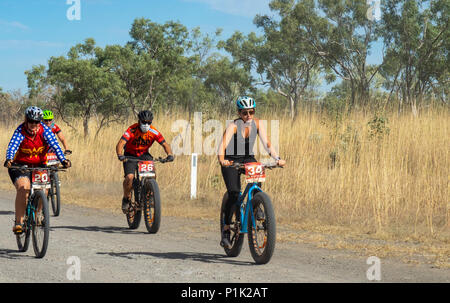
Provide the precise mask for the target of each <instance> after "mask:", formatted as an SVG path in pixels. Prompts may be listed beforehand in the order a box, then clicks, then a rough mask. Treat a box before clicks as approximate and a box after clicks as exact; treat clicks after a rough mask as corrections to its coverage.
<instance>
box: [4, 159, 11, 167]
mask: <svg viewBox="0 0 450 303" xmlns="http://www.w3.org/2000/svg"><path fill="white" fill-rule="evenodd" d="M3 166H4V167H6V168H11V166H12V160H11V159H7V160H6V161H5V163H4V164H3Z"/></svg>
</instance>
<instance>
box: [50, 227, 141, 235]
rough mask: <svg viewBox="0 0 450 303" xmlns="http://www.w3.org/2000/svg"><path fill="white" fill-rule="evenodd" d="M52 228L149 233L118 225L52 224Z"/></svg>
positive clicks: (109, 232) (111, 232)
mask: <svg viewBox="0 0 450 303" xmlns="http://www.w3.org/2000/svg"><path fill="white" fill-rule="evenodd" d="M50 229H51V230H53V229H71V230H79V231H89V232H93V231H94V232H104V233H108V234H117V233H119V234H147V233H146V232H143V231H137V230H135V229H134V230H133V229H129V228H128V227H118V226H51V227H50Z"/></svg>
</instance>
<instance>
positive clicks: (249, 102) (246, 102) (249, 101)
mask: <svg viewBox="0 0 450 303" xmlns="http://www.w3.org/2000/svg"><path fill="white" fill-rule="evenodd" d="M236 105H237V107H238V109H250V108H255V107H256V103H255V100H254V99H253V98H251V97H247V96H242V97H239V98H237V100H236Z"/></svg>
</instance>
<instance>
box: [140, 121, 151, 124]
mask: <svg viewBox="0 0 450 303" xmlns="http://www.w3.org/2000/svg"><path fill="white" fill-rule="evenodd" d="M141 124H148V125H150V124H152V121H141Z"/></svg>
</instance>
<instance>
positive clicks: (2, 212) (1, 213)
mask: <svg viewBox="0 0 450 303" xmlns="http://www.w3.org/2000/svg"><path fill="white" fill-rule="evenodd" d="M14 214H15V212H13V211H10V210H0V216H6V215H14Z"/></svg>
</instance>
